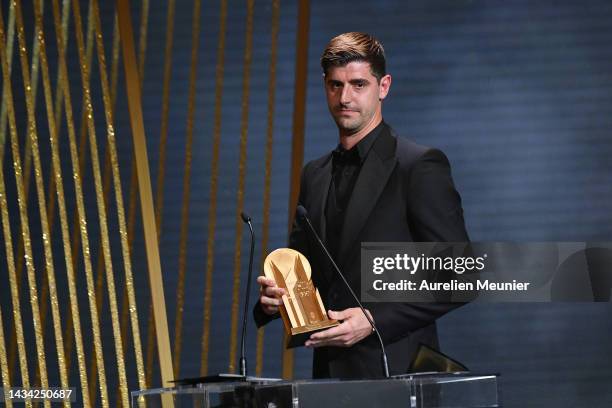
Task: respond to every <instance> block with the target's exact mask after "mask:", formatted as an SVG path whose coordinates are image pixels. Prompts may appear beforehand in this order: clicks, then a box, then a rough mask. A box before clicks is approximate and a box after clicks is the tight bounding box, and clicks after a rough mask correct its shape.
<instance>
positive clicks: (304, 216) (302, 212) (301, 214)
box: [296, 205, 389, 378]
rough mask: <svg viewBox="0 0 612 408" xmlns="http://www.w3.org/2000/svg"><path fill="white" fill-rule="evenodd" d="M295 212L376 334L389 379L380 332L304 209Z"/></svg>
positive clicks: (385, 354) (299, 206) (298, 208)
mask: <svg viewBox="0 0 612 408" xmlns="http://www.w3.org/2000/svg"><path fill="white" fill-rule="evenodd" d="M296 212H297V216H298V221H304V222H305V223H306V224H307V225H308V228H309V229H310V231H311V232H312V234H313V235H314V236H315V238H316V239H317V242H318V243H319V245H320V246H321V248H322V249H323V252H325V255H327V258H328V259H329V260H330V261H331V263H332V265H333V266H334V269H335V270H336V272H337V273H338V276H340V278H342V281H343V282H344V284H345V285H346V287H347V288H348V290H349V292H350V293H351V296H353V299H355V302H357V304H358V305H359V308H360V309H361V311H362V312H363V315H364V316H365V317H366V319H368V323H370V326H372V330H373V331H374V333H376V336H377V337H378V342H379V343H380V351H381V357H382V365H383V369H384V371H383V372H384V374H385V377H386V378H389V363H388V362H387V353H385V345H384V343H383V341H382V337H380V332H379V331H378V328H377V327H376V325H375V324H374V320H372V318H371V317H370V315H368V314H367V313H366V311H365V308H364V307H363V305H362V304H361V302H360V301H359V298H358V297H357V295H355V292H353V288H351V285H349V283H348V281H347V280H346V278H345V277H344V274H343V273H342V272H341V271H340V268H338V265H336V262H334V259H333V258H332V256H331V255H330V254H329V251H328V250H327V248H326V247H325V244H324V243H323V241H321V238H320V237H319V234H317V231H315V229H314V227H313V226H312V224H311V223H310V219H309V218H308V211H306V208H304V207H303V206H302V205H298V206H297V209H296Z"/></svg>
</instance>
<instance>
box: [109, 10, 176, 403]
mask: <svg viewBox="0 0 612 408" xmlns="http://www.w3.org/2000/svg"><path fill="white" fill-rule="evenodd" d="M116 6H117V13H118V17H119V29H120V33H121V45H122V47H121V48H122V51H123V68H124V72H125V83H126V90H127V99H128V108H129V114H130V125H131V128H132V140H133V144H134V152H135V159H136V160H135V161H136V166H137V173H138V190H139V193H140V205H141V212H142V220H143V227H144V228H143V229H144V236H145V246H146V254H147V265H148V269H149V271H148V272H149V283H150V289H151V297H152V299H153V309H154V318H155V327H156V334H157V343H158V346H157V349H158V352H159V361H160V371H161V376H162V383H163V386H164V387H168V386H170V385H171V383H170V381H171V379H172V360H171V354H170V353H171V352H170V339H169V336H168V322H167V317H166V302H165V299H164V288H163V280H162V274H161V262H160V258H159V244H158V240H157V230H156V226H155V214H154V210H153V194H152V192H151V180H150V175H149V162H148V157H147V148H146V140H145V132H144V123H143V115H142V106H141V91H140V84H139V80H138V72H137V71H136V69H135V60H136V55H135V54H136V53H135V51H134V43H133V41H134V39H133V34H132V22H131V16H130V8H129V4H128V3H127V2H122V1H121V0H117V2H116ZM162 405H163V406H164V407H171V406H173V402H172V398H171V396H169V395H165V396H162Z"/></svg>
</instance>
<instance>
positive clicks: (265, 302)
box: [257, 276, 286, 315]
mask: <svg viewBox="0 0 612 408" xmlns="http://www.w3.org/2000/svg"><path fill="white" fill-rule="evenodd" d="M257 283H259V286H261V288H260V295H259V302H260V303H261V308H262V309H263V311H264V313H265V314H267V315H273V314H276V313H278V307H279V306H280V305H282V303H283V301H282V299H281V298H282V297H283V295H285V294H286V292H285V289H282V288H279V287H278V286H276V282H274V279H268V278H266V277H265V276H259V277H258V278H257Z"/></svg>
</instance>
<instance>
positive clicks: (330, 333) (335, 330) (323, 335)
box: [310, 323, 350, 341]
mask: <svg viewBox="0 0 612 408" xmlns="http://www.w3.org/2000/svg"><path fill="white" fill-rule="evenodd" d="M349 331H350V327H349V326H348V324H346V323H342V324H340V325H338V326H335V327H332V328H330V329H327V330H323V331H320V332H316V333H314V334H313V335H311V336H310V340H312V341H328V340H331V339H334V338H336V337H340V336H344V335H345V334H347V333H348V332H349Z"/></svg>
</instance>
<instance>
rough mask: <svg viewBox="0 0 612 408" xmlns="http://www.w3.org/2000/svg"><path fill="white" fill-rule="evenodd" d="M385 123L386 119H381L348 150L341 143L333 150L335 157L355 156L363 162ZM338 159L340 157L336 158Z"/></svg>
mask: <svg viewBox="0 0 612 408" xmlns="http://www.w3.org/2000/svg"><path fill="white" fill-rule="evenodd" d="M383 125H384V121H382V120H381V121H380V123H379V124H378V125H377V126H376V127H375V128H374V129H372V130H371V131H370V133H368V134H367V135H365V136H364V137H363V139H361V140H360V141H359V142H357V144H356V145H355V146H353V147H352V148H350V149H349V150H346V149H345V148H344V147H342V145H341V144H340V143H338V146H337V147H336V149H334V151H333V152H332V154H333V157H334V158H340V157H343V156H348V157H353V158H355V160H356V159H358V160H359V164H361V163H363V162H364V160H365V158H366V157H367V155H368V153H369V151H370V149H371V148H372V146H374V142H375V141H376V139H377V137H378V135H379V134H380V132H381V131H382V128H383ZM336 160H338V159H336Z"/></svg>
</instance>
